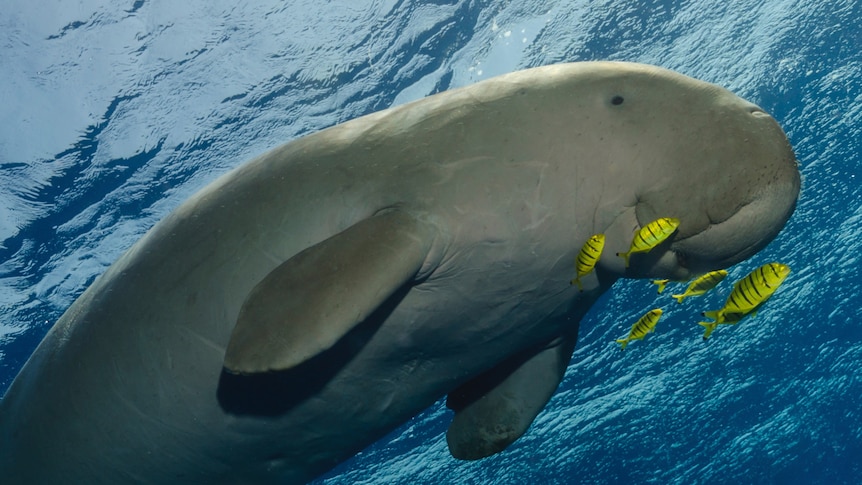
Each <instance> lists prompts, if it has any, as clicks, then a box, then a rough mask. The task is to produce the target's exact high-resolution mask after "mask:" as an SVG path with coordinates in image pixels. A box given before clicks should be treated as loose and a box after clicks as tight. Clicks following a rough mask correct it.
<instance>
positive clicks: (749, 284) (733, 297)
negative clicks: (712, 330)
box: [703, 263, 790, 323]
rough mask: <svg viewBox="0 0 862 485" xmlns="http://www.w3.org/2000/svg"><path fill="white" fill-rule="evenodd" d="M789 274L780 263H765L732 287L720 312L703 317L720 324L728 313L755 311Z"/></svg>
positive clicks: (786, 268)
mask: <svg viewBox="0 0 862 485" xmlns="http://www.w3.org/2000/svg"><path fill="white" fill-rule="evenodd" d="M789 274H790V267H788V266H787V265H784V264H781V263H767V264H764V265H763V266H761V267H759V268H757V269H755V270H754V271H752V272H751V273H748V276H746V277H745V278H743V279H741V280H739V281H737V282H736V284H735V285H733V291H731V292H730V296H728V297H727V301H726V302H725V303H724V307H722V308H721V309H720V310H715V311H709V312H703V316H705V317H707V318H711V319H713V320H715V323H722V322H724V320H725V315H727V314H730V313H739V314H742V315H743V316H745V315H746V314H748V313H750V312H752V311H755V310H756V309H757V308H758V307H759V306H760V305H762V304H763V302H765V301H766V300H767V299H768V298H769V297H770V296H772V294H773V293H775V290H776V289H778V286H779V285H781V283H783V282H784V279H785V278H787V275H789Z"/></svg>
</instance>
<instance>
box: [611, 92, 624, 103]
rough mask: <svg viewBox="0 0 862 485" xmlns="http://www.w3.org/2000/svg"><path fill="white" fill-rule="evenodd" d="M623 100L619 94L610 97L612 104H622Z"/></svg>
mask: <svg viewBox="0 0 862 485" xmlns="http://www.w3.org/2000/svg"><path fill="white" fill-rule="evenodd" d="M623 101H625V100H624V99H623V97H622V96H620V95H616V96H614V97H613V98H611V104H612V105H614V106H619V105H621V104H623Z"/></svg>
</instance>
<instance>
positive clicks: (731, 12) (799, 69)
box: [0, 0, 862, 485]
mask: <svg viewBox="0 0 862 485" xmlns="http://www.w3.org/2000/svg"><path fill="white" fill-rule="evenodd" d="M601 59H611V60H628V61H638V62H646V63H652V64H657V65H661V66H663V67H667V68H670V69H675V70H678V71H680V72H683V73H685V74H688V75H690V76H693V77H697V78H700V79H704V80H708V81H711V82H715V83H717V84H721V85H723V86H725V87H727V88H729V89H731V90H732V91H734V92H736V93H737V94H739V95H741V96H743V97H745V98H747V99H749V100H751V101H753V102H755V103H757V104H759V105H761V106H762V107H763V108H765V109H766V110H767V111H769V112H770V113H772V114H773V115H774V116H775V117H776V119H778V121H779V122H780V123H781V124H782V126H783V127H784V128H785V130H786V131H787V134H788V136H789V138H790V140H791V142H792V143H793V145H794V147H795V150H796V152H797V156H798V158H799V161H800V166H801V170H802V173H803V192H802V195H801V198H800V201H799V205H798V208H797V210H796V213H795V214H794V216H793V218H792V219H791V220H790V222H789V223H788V225H787V227H786V228H785V229H784V231H783V232H782V233H781V234H780V236H779V237H778V238H777V239H776V240H775V241H774V242H773V243H772V244H771V245H770V246H768V247H767V248H766V249H765V250H764V251H762V252H761V253H760V254H758V255H756V256H755V257H754V258H752V260H750V261H748V262H745V263H742V264H740V265H738V266H736V267H734V268H732V269H731V276H730V279H731V280H733V279H737V278H741V277H742V276H744V275H745V274H746V273H747V272H748V271H750V270H751V269H753V268H754V267H756V266H758V265H760V264H763V263H766V262H769V261H773V260H775V261H781V262H783V263H786V264H788V265H789V266H790V267H791V268H792V270H793V272H792V273H791V275H790V277H789V278H788V280H787V281H786V282H785V284H784V285H783V286H782V287H781V288H780V289H779V290H778V291H777V292H776V294H775V296H774V297H773V298H772V299H771V300H770V301H769V303H768V304H767V305H766V306H765V308H764V309H763V310H762V311H761V312H760V313H759V314H758V315H757V316H756V317H755V318H754V319H750V320H746V321H743V322H742V323H740V324H739V325H737V326H735V327H727V328H719V329H718V330H717V331H716V332H715V333H714V334H713V337H712V338H711V339H710V340H709V341H706V342H704V341H702V340H701V338H700V336H701V334H702V329H701V328H700V327H699V326H698V325H696V323H697V321H698V318H699V313H700V312H701V311H703V310H705V309H714V308H718V307H720V306H721V304H722V302H723V297H724V296H725V295H724V294H722V293H721V292H715V293H711V294H708V295H706V296H705V297H703V298H700V299H692V300H691V301H687V302H685V303H684V304H682V305H677V304H676V303H674V302H673V301H671V300H670V299H669V297H667V296H665V295H662V296H659V295H656V292H655V287H654V286H653V285H651V284H649V282H645V281H622V282H620V283H618V284H617V285H616V286H615V287H614V288H613V289H612V290H611V291H610V292H609V293H608V294H606V295H605V296H604V297H603V298H602V299H601V300H600V301H599V302H598V303H597V304H596V305H595V307H594V308H593V309H592V311H591V312H590V313H589V315H588V316H587V318H586V319H585V321H584V322H582V324H581V334H580V339H579V342H578V347H577V349H576V350H575V353H574V356H573V358H572V361H571V364H570V366H569V369H568V372H567V375H566V378H565V380H564V381H563V382H562V384H561V385H560V388H559V389H558V391H557V393H556V395H555V396H554V397H553V398H552V400H551V402H550V403H549V404H548V406H547V408H546V409H545V410H544V412H542V413H541V414H540V415H539V416H538V418H537V419H536V421H535V423H534V424H533V426H532V427H531V428H530V430H529V431H528V432H527V433H526V434H525V435H524V436H523V437H522V438H521V439H520V440H518V441H517V442H516V443H514V444H513V445H512V446H511V447H510V448H509V449H507V450H506V451H505V452H503V453H500V454H498V455H496V456H494V457H491V458H488V459H486V460H482V461H478V462H459V461H456V460H454V459H452V458H451V457H450V456H449V454H448V451H447V449H446V444H445V438H444V433H445V430H446V427H447V425H448V422H449V419H450V418H451V415H450V414H449V412H448V411H447V410H446V409H445V407H444V406H443V402H442V401H440V402H438V403H437V404H436V405H434V406H432V407H431V408H429V409H428V410H426V411H425V412H423V413H421V414H420V415H418V416H416V417H415V418H413V419H412V420H410V421H409V422H408V423H405V425H404V426H402V427H401V428H399V429H398V430H396V431H394V432H393V433H391V434H390V435H389V436H388V437H386V438H384V439H382V440H380V441H379V442H378V443H376V444H374V445H373V446H371V447H369V448H368V449H366V450H365V451H363V452H361V453H360V454H358V455H357V456H356V457H354V458H353V459H351V460H349V461H348V462H346V463H344V464H342V465H340V466H339V467H337V468H336V469H335V470H333V471H331V472H330V473H328V474H327V475H325V476H323V477H321V478H320V479H319V480H318V481H317V482H316V483H320V484H327V485H333V484H340V483H351V484H353V483H363V484H372V483H373V484H377V483H429V484H431V483H434V484H437V483H465V484H475V483H558V484H569V483H572V484H574V483H656V484H667V483H680V484H691V483H764V484H766V483H776V484H793V483H799V484H809V483H824V484H826V483H828V484H836V483H860V482H862V478H860V477H862V458H860V457H862V397H860V396H862V377H860V374H862V373H860V371H859V369H860V367H862V344H860V343H862V326H860V325H859V315H860V314H862V295H860V287H862V264H860V253H862V168H860V167H862V160H860V154H862V145H860V140H862V136H860V127H862V3H860V2H856V1H853V0H843V1H829V2H820V1H812V0H808V1H801V0H798V1H791V0H769V1H764V0H759V1H755V0H728V1H724V2H713V1H706V0H689V1H661V0H655V1H647V0H644V1H610V0H608V1H599V0H597V1H587V0H581V1H550V0H549V1H541V0H534V1H526V0H525V1H496V2H492V1H481V0H474V1H466V0H465V1H456V0H436V1H432V0H429V1H410V0H400V1H398V0H379V1H378V0H328V1H326V2H321V1H310V0H294V1H286V2H285V1H275V0H261V1H257V2H248V3H246V2H232V1H231V2H228V1H221V0H215V1H206V2H204V1H201V0H189V1H185V2H164V1H156V0H127V1H118V0H115V1H106V0H81V1H77V2H49V1H45V0H42V1H35V2H33V1H24V0H5V2H4V8H3V9H2V12H0V73H2V75H0V99H2V102H0V393H2V392H4V391H5V389H6V388H7V387H8V386H9V384H10V383H11V380H12V379H13V378H14V376H15V375H16V373H17V372H18V370H19V369H20V368H21V366H22V365H23V364H24V362H25V361H26V359H27V357H28V356H29V355H30V354H31V353H32V351H33V350H34V349H35V347H36V345H37V344H38V342H39V341H40V340H41V338H42V337H43V336H44V334H45V333H46V332H47V330H48V329H49V328H50V326H51V324H52V323H53V322H54V321H55V320H56V319H57V318H58V317H59V315H60V314H61V313H62V312H63V311H64V310H65V309H66V308H67V307H68V306H69V305H70V304H71V302H72V301H73V300H74V299H75V298H76V297H77V296H78V295H79V294H80V293H81V292H83V290H84V289H85V288H86V287H87V286H88V285H89V284H90V283H91V282H92V281H93V279H94V278H95V277H96V276H97V275H99V274H100V273H102V272H103V271H104V270H105V269H106V268H107V266H108V265H110V264H111V263H112V262H113V261H114V260H115V259H116V258H117V257H118V256H119V255H120V254H121V253H122V252H123V251H124V250H125V249H127V248H128V247H129V246H130V245H131V244H132V243H133V242H134V241H135V240H137V239H138V238H139V237H140V236H141V235H142V234H143V233H144V232H145V231H146V230H147V229H148V228H149V227H151V226H152V225H153V224H154V223H155V222H156V221H157V220H159V219H160V218H161V217H163V216H164V215H166V214H167V213H168V212H169V211H170V210H171V209H173V208H174V207H176V206H177V205H178V204H179V203H180V202H181V201H183V200H184V199H185V198H187V197H188V196H190V195H191V194H192V193H194V192H195V191H196V190H198V189H200V188H201V187H202V186H204V185H205V184H207V183H208V182H210V181H212V180H213V179H214V178H216V177H217V176H218V175H220V174H222V173H224V172H225V171H227V170H229V169H230V168H232V167H234V166H236V165H238V164H240V163H242V162H243V161H245V160H247V159H249V158H251V157H252V156H254V155H256V154H259V153H261V152H263V151H264V150H266V149H267V148H270V147H273V146H275V145H278V144H280V143H283V142H285V141H287V140H290V139H293V138H296V137H298V136H301V135H303V134H306V133H309V132H313V131H316V130H319V129H322V128H325V127H327V126H331V125H333V124H335V123H338V122H341V121H345V120H348V119H351V118H355V117H357V116H360V115H363V114H366V113H370V112H373V111H376V110H379V109H383V108H386V107H389V106H392V105H395V104H401V103H404V102H406V101H409V100H413V99H417V98H420V97H423V96H426V95H429V94H432V93H435V92H438V91H441V90H445V89H449V88H453V87H458V86H463V85H467V84H470V83H472V82H475V81H478V80H481V79H486V78H488V77H491V76H494V75H497V74H502V73H506V72H510V71H513V70H516V69H520V68H526V67H532V66H538V65H544V64H550V63H555V62H564V61H580V60H601ZM672 289H673V288H672ZM677 289H679V287H677ZM656 305H660V306H662V307H663V308H665V311H666V313H665V315H664V317H663V319H662V321H661V322H660V323H659V326H658V328H657V331H656V333H655V334H651V335H650V336H649V337H647V339H645V340H644V341H640V342H635V343H634V344H632V345H631V346H630V347H629V348H628V349H627V350H626V352H620V351H619V350H618V346H616V344H614V342H613V340H614V339H615V338H619V337H620V336H622V335H624V334H625V333H626V331H627V330H628V328H629V327H630V326H631V324H632V323H633V321H634V320H635V319H637V317H638V316H639V315H640V314H642V313H643V312H644V311H645V310H647V309H649V308H652V307H654V306H656ZM285 439H289V437H285ZM0 481H2V477H0Z"/></svg>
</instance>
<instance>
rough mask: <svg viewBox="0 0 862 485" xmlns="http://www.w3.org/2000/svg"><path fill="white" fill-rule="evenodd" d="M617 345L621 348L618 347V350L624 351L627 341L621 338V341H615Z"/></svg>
mask: <svg viewBox="0 0 862 485" xmlns="http://www.w3.org/2000/svg"><path fill="white" fill-rule="evenodd" d="M617 343H618V344H620V345H621V346H622V347H620V350H625V349H626V345H628V344H629V339H627V338H621V339H618V340H617Z"/></svg>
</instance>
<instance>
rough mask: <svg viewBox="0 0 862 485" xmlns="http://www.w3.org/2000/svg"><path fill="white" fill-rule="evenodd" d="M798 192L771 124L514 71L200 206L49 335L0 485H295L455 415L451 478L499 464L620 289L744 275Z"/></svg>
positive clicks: (245, 175) (0, 443) (337, 141)
mask: <svg viewBox="0 0 862 485" xmlns="http://www.w3.org/2000/svg"><path fill="white" fill-rule="evenodd" d="M799 187H800V177H799V172H798V168H797V164H796V161H795V158H794V155H793V152H792V150H791V148H790V146H789V144H788V141H787V139H786V137H785V135H784V133H783V132H782V130H781V128H779V126H778V124H777V123H776V122H775V121H774V120H773V119H772V118H771V117H769V116H768V115H767V114H766V113H764V112H763V111H762V110H760V109H759V108H757V107H756V106H754V105H752V104H750V103H748V102H746V101H744V100H742V99H740V98H738V97H737V96H735V95H733V94H731V93H730V92H728V91H726V90H724V89H722V88H719V87H717V86H714V85H711V84H707V83H703V82H700V81H696V80H693V79H690V78H688V77H685V76H682V75H680V74H676V73H673V72H670V71H667V70H662V69H659V68H655V67H650V66H644V65H638V64H629V63H604V62H602V63H576V64H561V65H554V66H548V67H542V68H537V69H531V70H526V71H521V72H516V73H512V74H508V75H504V76H500V77H497V78H494V79H490V80H487V81H484V82H481V83H478V84H475V85H473V86H470V87H466V88H462V89H456V90H452V91H448V92H445V93H441V94H438V95H435V96H431V97H429V98H426V99H423V100H420V101H417V102H414V103H410V104H407V105H404V106H401V107H397V108H393V109H390V110H386V111H382V112H380V113H376V114H372V115H369V116H365V117H362V118H359V119H356V120H353V121H350V122H347V123H344V124H341V125H338V126H335V127H332V128H329V129H327V130H323V131H321V132H319V133H316V134H313V135H309V136H306V137H303V138H301V139H298V140H296V141H293V142H291V143H288V144H286V145H283V146H281V147H278V148H276V149H274V150H272V151H270V152H268V153H266V154H264V155H262V156H260V157H259V158H257V159H255V160H252V161H250V162H249V163H247V164H245V165H242V166H240V167H239V168H237V169H236V170H234V171H233V172H231V173H229V174H227V175H225V176H223V177H222V178H220V179H219V180H217V181H216V182H214V183H213V184H212V185H210V186H209V187H207V188H205V189H204V190H203V191H201V192H200V193H198V194H197V195H195V196H194V197H192V198H191V199H190V200H189V201H188V202H186V203H184V204H183V205H182V206H180V207H179V208H178V209H177V210H176V211H174V212H173V213H172V214H170V215H169V216H168V217H166V218H165V219H164V220H163V221H161V222H159V223H158V224H157V225H156V226H155V227H153V229H152V230H151V231H149V232H148V233H147V234H146V235H145V236H144V237H143V238H142V239H141V240H140V241H139V242H138V243H137V244H135V245H134V246H133V247H132V248H131V249H130V250H129V251H128V252H127V253H126V254H125V255H123V256H122V257H121V258H120V260H119V261H117V262H116V263H115V264H114V265H113V266H111V267H110V268H109V269H108V270H107V271H106V273H105V274H104V275H102V276H101V277H100V278H98V279H97V280H96V281H95V283H93V285H92V286H91V287H90V288H89V289H87V290H86V291H85V292H84V294H83V295H82V296H81V297H80V298H79V299H78V300H77V301H76V302H75V303H74V304H73V305H72V306H71V307H70V308H69V310H68V311H67V312H66V313H65V314H64V315H63V316H62V317H61V318H60V320H59V321H58V322H57V324H56V325H55V326H54V327H53V328H52V329H51V331H50V332H49V333H48V335H47V336H46V337H45V340H44V341H43V342H42V343H41V345H39V347H38V348H37V350H36V352H35V353H34V354H33V356H32V357H31V358H30V360H29V361H28V362H27V364H26V366H25V367H24V368H23V369H22V371H21V373H20V374H19V375H18V377H17V378H16V380H15V381H14V383H13V384H12V386H11V388H10V389H9V391H8V393H7V394H6V396H5V399H4V400H3V402H2V409H0V476H2V477H3V480H4V483H7V484H18V483H86V484H101V483H105V484H116V483H159V484H170V483H208V484H210V483H212V484H218V483H225V484H227V483H231V484H232V483H302V482H305V481H308V480H311V479H313V478H314V477H315V476H318V475H319V474H320V473H322V472H325V471H326V470H328V469H330V468H332V467H333V466H335V465H336V464H337V463H339V462H341V461H343V460H345V459H347V458H349V457H350V456H352V455H353V454H355V453H356V452H358V451H360V450H362V449H363V448H364V447H366V446H368V445H369V444H371V443H373V442H374V441H375V440H377V439H379V438H380V437H382V436H383V435H385V434H386V433H387V432H389V431H391V430H393V429H394V428H395V427H397V426H398V425H400V424H401V423H403V422H405V421H406V420H408V419H409V418H410V417H412V416H414V415H415V414H417V413H418V412H420V411H422V410H423V409H425V408H426V407H427V406H429V405H431V404H432V403H434V402H435V400H437V399H439V398H440V397H442V396H445V395H447V394H448V396H449V398H448V404H449V406H450V407H451V408H452V409H453V410H454V419H453V421H452V424H451V427H450V429H449V431H448V433H447V436H446V438H447V440H448V443H449V447H450V450H451V451H452V454H453V456H455V457H457V458H462V459H477V458H481V457H485V456H488V455H491V454H493V453H496V452H498V451H500V450H503V449H504V448H506V446H507V445H509V444H511V443H512V442H513V441H514V440H516V439H517V438H518V437H519V436H520V435H521V434H522V433H524V432H525V431H526V429H527V428H528V427H529V425H530V423H531V422H532V421H533V419H534V418H535V416H536V415H537V414H538V413H539V412H540V411H541V410H542V408H543V407H544V405H545V404H546V402H547V401H548V399H549V398H550V396H551V395H552V394H553V392H554V391H555V389H556V387H557V385H558V384H559V382H560V379H561V378H562V376H563V373H564V371H565V369H566V365H567V363H568V361H569V360H570V357H571V353H572V350H573V348H574V346H575V342H576V337H577V333H578V324H579V322H580V319H581V318H582V317H583V315H584V314H585V313H586V312H587V311H588V310H589V308H590V306H591V305H592V303H593V302H594V301H595V300H596V299H597V298H598V297H599V296H600V295H601V293H602V292H604V291H606V290H607V289H608V288H609V287H610V286H611V285H612V284H613V283H614V281H615V280H617V279H618V278H621V277H634V278H673V279H686V278H688V277H690V276H693V275H697V274H700V273H703V272H706V271H709V270H714V269H719V268H725V267H728V266H730V265H732V264H734V263H737V262H740V261H742V260H744V259H746V258H748V257H750V256H751V255H753V254H755V253H756V252H757V251H758V250H760V249H761V248H763V247H764V246H765V245H766V244H767V243H768V242H769V241H770V240H772V239H773V238H774V237H775V236H776V234H778V232H779V230H780V229H781V228H782V226H783V225H784V223H785V222H786V221H787V219H788V218H789V217H790V215H791V213H792V211H793V209H794V206H795V203H796V199H797V196H798V192H799ZM659 217H677V218H679V219H680V220H681V221H682V222H681V225H680V227H679V230H678V232H677V233H675V234H674V235H673V236H672V237H671V238H670V239H668V240H667V241H665V242H664V243H662V244H661V245H659V246H658V247H656V248H655V249H654V250H653V251H651V252H649V253H646V254H636V255H633V256H632V258H631V266H630V267H629V268H625V267H624V265H623V260H622V258H620V257H617V256H615V253H617V252H622V251H625V250H627V249H628V246H629V244H630V242H631V239H632V236H633V235H634V233H635V232H636V231H637V230H638V229H639V227H640V226H641V225H645V224H647V223H649V222H650V221H652V220H654V219H656V218H659ZM596 233H605V234H606V236H607V242H606V247H605V250H604V254H603V256H602V257H601V259H600V261H599V263H598V266H597V269H596V271H595V272H594V273H591V274H590V275H588V276H586V277H585V278H583V283H584V288H585V291H583V292H579V291H578V289H577V288H576V287H573V286H571V285H570V284H569V281H570V280H571V279H572V277H573V276H574V259H575V256H576V254H577V252H578V251H579V250H580V248H581V246H582V245H583V243H584V242H585V241H586V240H587V238H589V237H590V236H591V235H593V234H596Z"/></svg>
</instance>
